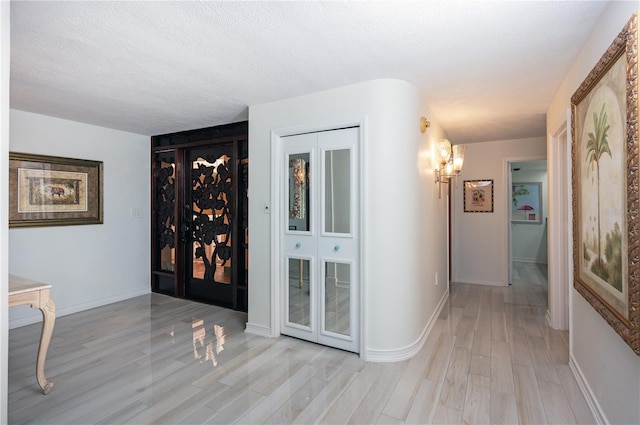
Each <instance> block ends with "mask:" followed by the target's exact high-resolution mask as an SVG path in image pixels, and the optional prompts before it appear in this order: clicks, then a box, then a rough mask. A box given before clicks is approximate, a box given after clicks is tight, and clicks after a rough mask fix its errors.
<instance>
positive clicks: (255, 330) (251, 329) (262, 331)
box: [244, 322, 273, 338]
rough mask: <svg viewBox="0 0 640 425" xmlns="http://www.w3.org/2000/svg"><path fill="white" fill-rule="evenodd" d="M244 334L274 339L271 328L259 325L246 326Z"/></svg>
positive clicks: (248, 324) (247, 324)
mask: <svg viewBox="0 0 640 425" xmlns="http://www.w3.org/2000/svg"><path fill="white" fill-rule="evenodd" d="M244 333H247V334H251V335H257V336H263V337H266V338H272V337H273V336H272V330H271V328H270V327H268V326H263V325H257V324H255V323H249V322H247V323H246V326H245V328H244Z"/></svg>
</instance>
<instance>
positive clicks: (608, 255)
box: [571, 13, 640, 355]
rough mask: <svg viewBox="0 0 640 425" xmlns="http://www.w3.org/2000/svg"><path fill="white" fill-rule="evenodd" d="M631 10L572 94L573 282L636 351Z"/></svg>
mask: <svg viewBox="0 0 640 425" xmlns="http://www.w3.org/2000/svg"><path fill="white" fill-rule="evenodd" d="M637 55H638V16H637V13H636V14H634V16H633V17H632V18H631V19H630V20H629V22H628V23H627V25H626V26H625V27H624V28H623V30H622V31H621V32H620V34H618V36H617V37H616V39H615V40H614V41H613V43H612V44H611V46H610V47H609V48H608V49H607V51H606V52H605V53H604V55H603V56H602V57H601V59H600V61H599V62H598V63H597V64H596V66H595V67H594V68H593V70H592V71H591V72H590V73H589V75H588V76H587V78H586V79H585V80H584V82H583V83H582V84H581V85H580V87H579V88H578V90H577V91H576V92H575V93H574V95H573V96H572V98H571V107H572V108H571V112H572V113H571V130H572V131H571V133H572V155H571V156H572V172H573V175H572V184H573V194H572V198H573V199H572V201H573V255H574V265H575V266H574V287H575V288H576V290H577V291H578V292H579V293H580V294H581V295H582V296H583V297H584V298H585V299H586V300H587V301H588V302H589V303H590V304H591V305H592V306H593V308H595V309H596V311H598V312H599V313H600V315H601V316H602V317H603V318H604V319H605V320H606V321H607V323H609V325H611V326H612V327H613V328H614V329H615V331H616V332H617V333H618V334H619V335H620V337H622V339H624V341H625V342H626V343H627V344H629V346H630V347H631V348H632V349H633V351H634V352H635V353H636V354H639V355H640V215H639V212H640V211H639V204H638V202H639V198H638V184H639V180H638V178H639V173H638V57H637Z"/></svg>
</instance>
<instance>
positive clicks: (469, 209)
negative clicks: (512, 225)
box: [462, 179, 493, 213]
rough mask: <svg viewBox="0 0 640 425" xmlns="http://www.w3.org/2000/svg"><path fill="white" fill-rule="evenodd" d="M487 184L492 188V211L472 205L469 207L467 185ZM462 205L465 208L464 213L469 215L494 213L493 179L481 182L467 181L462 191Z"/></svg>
mask: <svg viewBox="0 0 640 425" xmlns="http://www.w3.org/2000/svg"><path fill="white" fill-rule="evenodd" d="M480 182H487V183H489V186H490V188H491V209H478V208H474V207H473V206H471V205H467V195H468V193H467V189H468V187H467V186H469V185H468V184H467V183H480ZM462 204H463V206H464V212H468V213H492V212H493V179H481V180H465V181H464V185H463V191H462Z"/></svg>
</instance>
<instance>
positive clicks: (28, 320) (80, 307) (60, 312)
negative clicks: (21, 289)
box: [9, 287, 151, 329]
mask: <svg viewBox="0 0 640 425" xmlns="http://www.w3.org/2000/svg"><path fill="white" fill-rule="evenodd" d="M149 293H151V288H150V287H146V288H144V289H138V290H136V291H131V292H125V293H122V294H118V295H114V296H111V297H105V298H99V299H96V300H91V301H87V302H84V303H81V304H75V305H72V306H68V307H64V308H58V309H57V310H56V317H62V316H66V315H67V314H73V313H78V312H81V311H85V310H89V309H92V308H96V307H102V306H103V305H107V304H112V303H116V302H118V301H124V300H128V299H129V298H135V297H139V296H141V295H147V294H149ZM52 298H53V301H54V302H55V300H56V299H55V296H54V297H52ZM34 313H36V314H33V315H29V316H25V317H19V318H16V319H13V320H10V321H9V329H14V328H19V327H20V326H26V325H31V324H33V323H38V322H40V321H41V320H42V314H40V312H39V311H37V310H35V311H34Z"/></svg>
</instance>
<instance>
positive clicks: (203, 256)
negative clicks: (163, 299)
mask: <svg viewBox="0 0 640 425" xmlns="http://www.w3.org/2000/svg"><path fill="white" fill-rule="evenodd" d="M244 129H245V130H246V126H245V127H244ZM207 130H211V129H203V130H200V131H201V132H205V134H201V137H202V138H205V139H206V140H200V141H199V140H190V139H194V138H196V139H197V137H195V136H194V135H193V132H185V133H186V134H187V136H190V137H180V138H177V137H172V138H168V140H170V141H179V142H181V143H174V144H171V143H168V146H166V145H167V143H166V140H167V137H166V136H164V137H165V138H164V139H163V138H162V137H163V136H155V137H154V138H153V139H152V141H154V142H155V144H156V145H158V144H160V145H161V146H155V147H153V148H152V149H153V150H154V161H153V173H154V180H153V181H154V185H155V187H154V191H153V194H154V199H153V203H154V205H155V208H154V216H155V217H154V220H153V221H152V224H153V241H152V251H153V253H152V275H153V276H152V289H153V291H155V292H161V293H165V294H168V295H173V296H176V297H186V298H190V299H193V300H198V301H203V302H207V303H212V304H216V305H221V306H225V307H229V308H233V309H236V310H244V311H246V309H247V261H246V259H247V251H248V232H247V186H248V181H247V180H248V178H247V175H248V158H247V139H246V132H244V133H243V132H240V134H239V135H236V136H232V137H226V132H225V131H223V133H225V134H223V136H224V137H216V138H213V139H210V138H209V137H207V136H210V134H209V132H207ZM223 130H228V128H226V129H223ZM175 134H176V135H178V134H182V133H175ZM167 136H171V135H167ZM159 141H160V142H163V141H164V142H165V145H162V144H161V143H159ZM152 144H154V143H152Z"/></svg>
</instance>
